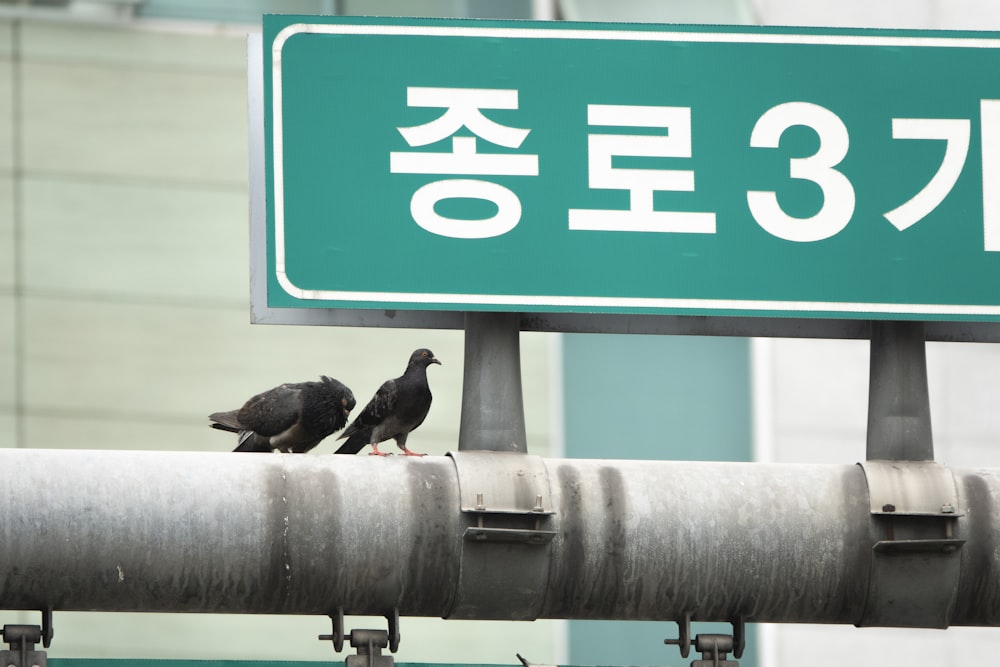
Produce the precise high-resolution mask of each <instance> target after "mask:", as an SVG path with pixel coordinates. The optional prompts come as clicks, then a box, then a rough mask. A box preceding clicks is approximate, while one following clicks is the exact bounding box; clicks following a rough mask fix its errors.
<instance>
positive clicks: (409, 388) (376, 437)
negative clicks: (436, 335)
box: [335, 348, 441, 456]
mask: <svg viewBox="0 0 1000 667" xmlns="http://www.w3.org/2000/svg"><path fill="white" fill-rule="evenodd" d="M440 363H441V362H440V361H438V360H437V358H436V357H435V356H434V353H433V352H431V351H430V350H428V349H426V348H421V349H419V350H417V351H416V352H414V353H413V354H411V355H410V361H409V363H408V364H406V371H404V372H403V374H402V375H401V376H399V377H398V378H396V379H395V380H386V381H385V382H384V383H382V386H381V387H379V388H378V391H377V392H375V396H374V397H373V398H372V400H370V401H368V405H366V406H365V409H364V410H362V411H361V413H360V414H359V415H358V416H357V417H355V419H354V421H353V422H351V425H350V426H348V427H347V428H346V429H345V430H344V432H343V433H341V434H340V437H339V438H338V440H343V439H344V438H347V442H345V443H344V444H343V445H341V446H340V449H338V450H337V451H336V452H335V453H336V454H357V453H358V452H360V451H361V450H362V449H363V448H364V446H365V445H371V446H372V451H371V453H372V454H373V455H376V456H388V454H386V453H384V452H380V451H379V450H378V443H380V442H383V441H385V440H388V439H390V438H392V439H394V440H395V441H396V446H397V447H399V448H400V449H401V450H403V453H404V454H406V455H407V456H423V454H417V453H416V452H412V451H410V450H409V449H407V448H406V437H407V436H408V435H409V434H410V431H412V430H413V429H415V428H417V427H418V426H420V425H421V424H422V423H424V418H425V417H426V416H427V411H428V410H430V409H431V388H430V387H429V386H427V367H428V366H430V365H431V364H440Z"/></svg>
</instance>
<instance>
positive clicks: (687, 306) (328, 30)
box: [271, 23, 1000, 317]
mask: <svg viewBox="0 0 1000 667" xmlns="http://www.w3.org/2000/svg"><path fill="white" fill-rule="evenodd" d="M299 34H328V35H403V36H429V37H434V36H440V37H485V38H517V39H581V40H582V39H589V40H628V41H661V42H667V41H670V42H698V43H748V44H810V45H834V46H907V47H914V46H917V47H929V48H966V49H967V48H981V49H998V48H1000V39H997V38H974V37H957V36H955V37H949V36H940V35H934V36H926V37H924V36H915V35H851V34H792V33H788V34H785V33H739V32H732V33H726V32H724V33H719V32H684V31H653V30H650V31H645V30H637V31H632V30H614V29H609V30H599V29H598V30H585V29H572V28H569V29H560V28H552V29H548V28H527V27H526V28H511V27H503V28H501V27H485V26H440V25H372V24H363V25H362V24H311V23H296V24H293V25H289V26H287V27H285V28H283V29H282V30H281V31H280V32H279V33H278V34H277V36H276V37H275V39H274V42H273V44H272V45H271V55H272V73H271V74H272V79H271V81H272V91H271V92H272V97H271V101H272V106H271V109H272V118H273V148H272V154H273V162H272V165H271V166H272V175H273V189H272V192H273V194H274V235H275V237H274V247H275V273H276V278H277V280H278V283H279V284H280V285H281V287H282V289H284V290H285V291H286V292H287V293H288V294H290V295H291V296H293V297H295V298H297V299H300V300H304V301H314V302H322V301H337V302H343V303H348V304H355V303H356V304H364V303H372V302H383V303H393V304H421V305H426V306H435V305H439V306H445V305H468V306H476V307H477V308H479V309H481V308H482V307H483V306H499V307H503V306H506V307H511V306H515V307H516V306H530V307H533V308H545V307H551V308H571V309H574V310H582V311H586V310H587V309H589V308H600V309H603V308H621V309H628V310H635V309H642V310H647V311H649V310H653V311H673V312H674V313H676V311H678V310H689V311H722V310H725V311H735V312H746V313H747V314H752V313H760V314H761V315H765V316H766V315H767V314H768V313H774V312H791V313H803V314H807V313H832V314H838V313H842V314H851V315H873V316H876V315H883V316H884V315H937V316H958V317H970V316H972V317H975V316H989V317H997V316H1000V306H991V305H981V304H980V305H977V304H960V305H957V304H919V303H918V304H903V303H865V302H838V301H779V300H762V299H754V300H745V299H681V298H640V297H597V296H546V295H509V294H450V293H414V292H359V291H338V290H310V289H303V288H301V287H298V286H297V285H295V284H294V283H292V281H291V279H290V278H289V277H288V274H287V271H286V263H285V239H284V230H285V216H284V160H283V156H284V153H283V135H282V128H283V125H282V105H281V101H282V88H281V81H282V76H281V53H282V49H283V48H284V46H285V43H286V42H287V41H288V40H289V39H290V38H291V37H293V36H295V35H299ZM998 150H1000V148H998ZM984 180H985V174H984ZM380 307H382V306H380Z"/></svg>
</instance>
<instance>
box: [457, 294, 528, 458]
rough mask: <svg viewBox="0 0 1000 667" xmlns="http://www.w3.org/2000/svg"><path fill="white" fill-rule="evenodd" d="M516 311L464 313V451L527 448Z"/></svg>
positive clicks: (460, 440) (461, 434)
mask: <svg viewBox="0 0 1000 667" xmlns="http://www.w3.org/2000/svg"><path fill="white" fill-rule="evenodd" d="M520 334H521V330H520V324H519V318H518V315H517V313H466V314H465V375H464V378H463V383H462V421H461V425H460V426H459V433H458V448H459V450H472V449H487V450H493V451H507V452H522V453H527V452H528V443H527V436H526V435H525V428H524V400H523V398H522V394H521V347H520Z"/></svg>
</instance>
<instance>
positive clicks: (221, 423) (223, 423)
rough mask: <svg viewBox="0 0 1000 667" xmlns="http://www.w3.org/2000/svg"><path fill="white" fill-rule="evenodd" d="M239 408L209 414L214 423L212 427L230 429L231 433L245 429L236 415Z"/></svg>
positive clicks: (222, 429) (221, 429)
mask: <svg viewBox="0 0 1000 667" xmlns="http://www.w3.org/2000/svg"><path fill="white" fill-rule="evenodd" d="M238 412H239V410H229V411H228V412H213V413H212V414H210V415H209V416H208V418H209V419H210V420H212V423H211V424H210V426H211V427H212V428H217V429H219V430H220V431H229V432H230V433H239V432H240V431H242V430H243V427H242V426H241V425H240V420H239V419H238V418H237V417H236V413H238Z"/></svg>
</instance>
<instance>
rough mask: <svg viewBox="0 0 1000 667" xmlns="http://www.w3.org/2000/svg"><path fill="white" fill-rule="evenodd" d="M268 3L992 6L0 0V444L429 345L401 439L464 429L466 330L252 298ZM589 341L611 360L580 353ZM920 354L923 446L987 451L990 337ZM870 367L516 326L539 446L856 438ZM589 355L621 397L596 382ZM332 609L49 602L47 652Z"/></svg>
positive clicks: (636, 628)
mask: <svg viewBox="0 0 1000 667" xmlns="http://www.w3.org/2000/svg"><path fill="white" fill-rule="evenodd" d="M265 10H266V11H280V12H283V13H296V12H301V13H345V14H349V13H353V14H376V15H377V14H383V15H433V16H473V17H492V18H543V19H554V18H565V19H570V20H594V21H597V20H628V21H648V22H696V23H761V24H772V25H829V26H837V25H840V26H861V27H906V28H944V29H973V30H975V29H982V30H989V29H1000V6H998V5H995V3H993V2H991V1H990V0H960V1H957V0H950V1H948V0H912V1H910V0H905V1H904V0H891V1H889V0H886V1H883V2H879V3H870V2H861V1H860V0H838V1H837V2H832V1H826V0H824V1H822V2H811V3H803V2H796V1H795V0H757V1H756V2H751V1H750V0H713V1H711V2H709V1H704V0H703V1H702V2H697V1H696V0H684V1H678V2H666V1H662V0H629V1H622V2H617V3H607V2H601V1H599V0H563V1H562V2H556V1H555V0H519V1H514V2H489V1H487V0H438V1H434V0H418V1H414V2H404V1H403V0H395V1H394V0H378V1H376V0H370V1H365V0H289V1H288V2H281V3H268V2H263V1H257V2H241V3H232V2H224V1H223V0H218V1H215V2H197V1H196V0H190V1H185V0H147V1H140V0H121V1H117V2H114V1H101V2H67V3H59V2H43V3H35V2H10V1H9V0H0V446H4V447H55V448H69V447H72V448H86V449H139V448H143V449H178V450H198V451H226V450H228V449H231V447H232V444H233V443H232V441H231V439H230V438H229V437H227V436H226V435H224V434H222V433H219V432H215V431H212V430H211V429H209V428H207V419H206V415H207V414H208V413H209V412H211V411H215V410H219V409H229V408H232V407H236V406H238V405H239V404H240V403H242V401H243V400H245V399H246V398H248V397H249V396H250V394H252V393H255V392H257V391H260V390H263V389H266V388H268V387H271V386H274V385H276V384H279V383H281V382H284V381H289V380H296V381H298V380H306V379H313V378H315V377H316V376H317V375H319V374H320V373H324V374H329V375H333V376H335V377H338V378H340V379H342V380H344V381H345V382H347V383H348V384H349V385H351V386H352V388H353V389H354V390H355V392H356V393H357V394H358V399H359V401H363V400H367V398H368V397H369V396H370V395H371V394H372V393H373V392H374V391H375V389H376V388H377V387H378V385H379V383H381V381H382V380H384V379H386V378H388V377H393V376H395V375H397V374H398V373H399V372H400V371H402V368H403V366H404V364H405V360H406V358H407V357H408V355H409V352H410V351H412V349H414V348H416V347H423V346H426V347H430V348H431V349H433V350H434V351H435V353H436V354H437V356H438V357H439V358H440V359H441V360H442V361H443V362H444V365H443V366H441V367H434V368H432V369H431V373H430V379H431V386H432V389H433V391H434V395H435V402H434V407H433V409H432V411H431V414H430V416H429V417H428V420H427V422H426V423H425V424H424V425H423V426H422V427H421V429H420V430H419V431H418V432H417V433H416V434H415V435H414V436H413V438H412V439H411V443H412V444H413V445H414V446H415V447H417V448H418V449H419V450H420V451H427V452H428V453H430V454H438V455H439V454H444V453H445V452H447V451H448V450H449V449H453V448H455V447H456V443H457V434H458V424H459V411H460V405H461V381H462V355H463V338H462V333H461V332H457V331H423V330H421V331H407V330H391V329H375V330H362V329H350V328H312V327H278V326H251V325H250V324H249V306H248V301H249V296H248V283H249V280H248V269H247V267H248V264H249V259H248V233H247V218H248V216H247V202H248V193H247V170H248V165H247V122H246V117H247V113H246V56H245V50H246V39H245V36H246V34H247V32H248V31H254V30H259V16H260V13H261V12H262V11H265ZM595 358H600V359H604V360H608V362H609V363H607V364H598V365H596V366H595V365H594V364H591V363H587V364H585V363H584V360H585V359H590V360H592V359H595ZM928 358H929V376H930V385H931V386H930V391H931V401H932V420H933V424H934V429H935V446H936V452H937V458H938V460H940V461H942V462H945V463H948V464H951V465H956V466H966V467H977V466H989V467H996V466H1000V411H998V410H997V409H996V406H997V404H998V402H1000V401H998V399H1000V387H998V383H1000V379H998V378H1000V346H996V345H988V344H930V345H929V349H928ZM867 374H868V347H867V343H865V342H860V341H816V340H795V339H768V340H754V341H747V340H743V339H711V338H705V339H688V338H683V337H645V336H644V337H640V338H634V337H633V338H630V337H624V336H597V335H573V336H570V335H565V336H563V335H557V334H551V335H549V334H523V335H522V377H523V382H524V396H525V411H526V418H527V428H528V442H529V447H530V449H531V451H532V453H535V454H540V455H556V456H558V455H566V456H576V457H580V456H587V457H607V458H685V459H707V458H714V459H729V460H739V459H750V458H756V459H758V460H770V461H788V462H829V463H845V462H854V461H858V460H862V459H863V458H864V443H865V427H866V420H867V416H866V409H867V391H868V387H867ZM595 378H596V379H600V380H602V381H603V382H605V383H606V384H607V386H608V388H609V393H611V394H613V400H610V401H606V402H603V403H598V404H594V403H593V402H588V400H589V399H588V392H587V391H586V388H587V386H588V384H589V383H591V382H593V381H594V380H595ZM637 397H645V399H647V400H648V399H650V398H651V397H652V400H653V402H654V404H655V403H656V402H660V403H661V404H662V405H664V406H668V407H669V415H670V418H671V424H672V429H671V432H670V434H669V438H665V437H664V435H663V433H662V429H660V430H658V429H657V428H656V427H655V426H654V425H651V424H642V423H639V424H634V425H632V426H631V427H630V428H629V430H627V431H623V430H622V429H621V428H620V427H619V426H618V425H617V424H616V416H617V415H618V414H620V412H621V411H622V410H624V409H626V407H627V406H628V405H629V404H630V403H631V402H633V401H635V400H639V399H638V398H637ZM592 398H593V396H592V395H590V399H592ZM706 424H708V426H706ZM664 440H667V442H664ZM418 443H419V444H418ZM331 451H332V448H331V447H330V445H329V444H325V445H321V446H320V447H319V448H318V449H317V452H316V453H318V454H328V453H330V452H331ZM387 511H391V508H387ZM17 616H18V615H17V614H12V613H7V612H3V613H0V619H2V621H3V622H16V621H15V620H10V619H15V617H17ZM23 620H25V621H28V620H30V616H28V615H24V616H23ZM31 622H34V621H33V620H31ZM373 622H376V623H380V622H382V621H378V620H376V621H373ZM360 624H361V623H360V622H359V623H358V624H355V626H357V625H360ZM327 630H328V627H327V626H326V621H325V619H300V618H275V617H266V618H262V617H241V616H202V617H190V616H183V615H177V616H173V615H124V614H82V613H81V614H70V613H57V614H56V640H55V642H54V643H53V646H52V650H51V652H50V655H51V656H63V657H177V658H185V657H190V658H195V657H197V658H217V659H237V658H243V659H267V660H292V659H301V660H329V659H331V657H332V654H331V652H330V648H329V645H323V644H321V643H320V642H316V641H315V639H314V637H315V636H316V635H317V634H320V633H322V632H326V631H327ZM402 631H403V637H404V641H403V644H402V648H401V653H400V654H399V655H398V659H400V660H403V661H407V662H416V661H437V660H440V661H450V662H494V663H505V664H513V662H514V654H515V653H516V652H520V653H521V654H522V655H526V656H527V657H529V658H531V659H532V660H534V661H541V662H546V661H548V662H556V661H558V662H562V663H567V662H571V663H573V664H601V663H604V664H608V663H612V662H615V663H617V664H644V663H645V664H674V665H680V664H686V663H687V662H688V661H687V660H682V659H680V657H679V655H677V654H676V649H671V651H673V652H667V649H665V648H664V647H663V645H662V643H660V642H662V639H663V638H665V637H668V636H671V635H672V634H673V633H674V632H675V630H674V628H673V626H671V625H668V624H601V625H594V624H590V623H563V622H553V621H540V622H535V623H501V624H495V623H479V622H468V621H460V622H455V621H453V622H444V621H440V620H437V619H404V620H403V624H402ZM276 636H281V637H283V641H282V642H280V643H277V642H275V641H274V637H276ZM754 643H755V646H754V647H751V652H753V649H754V648H756V649H757V652H756V655H748V656H747V660H746V662H744V663H742V664H746V665H752V664H754V661H756V664H760V665H768V666H769V667H791V666H792V665H797V664H800V663H802V662H803V661H804V660H808V661H809V663H810V664H814V665H820V666H821V667H822V666H826V665H829V666H831V667H832V666H833V665H840V664H842V663H844V662H850V663H851V664H854V665H858V666H860V667H866V666H867V665H872V666H873V667H874V666H875V665H885V664H900V665H902V664H906V665H917V666H920V665H927V666H931V665H934V666H937V665H940V664H946V663H951V662H960V661H963V660H965V661H970V662H971V661H972V660H974V659H975V658H977V657H981V656H983V655H989V654H991V653H992V652H995V651H997V650H1000V633H998V632H997V631H994V630H976V629H952V630H949V631H946V632H939V631H903V630H896V631H888V630H872V629H865V630H858V629H855V628H839V627H837V628H828V627H815V626H794V627H793V626H773V627H767V628H764V629H763V630H762V631H761V632H760V633H759V636H758V637H757V638H756V641H755V642H754ZM629 644H633V645H634V650H633V649H630V650H632V652H631V653H629V654H628V655H623V653H622V646H628V645H629ZM748 653H749V652H748ZM890 654H891V655H892V658H891V660H887V655H890ZM616 656H617V657H616Z"/></svg>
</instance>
